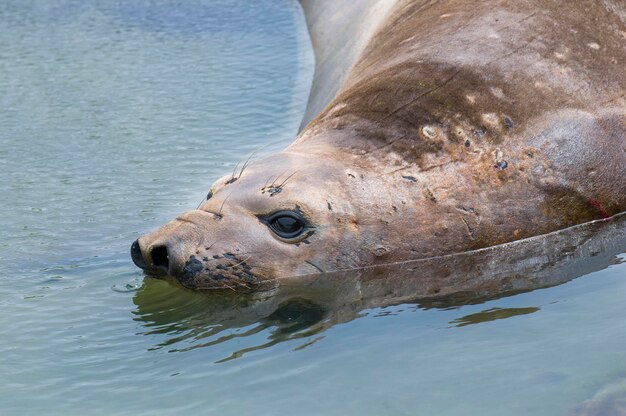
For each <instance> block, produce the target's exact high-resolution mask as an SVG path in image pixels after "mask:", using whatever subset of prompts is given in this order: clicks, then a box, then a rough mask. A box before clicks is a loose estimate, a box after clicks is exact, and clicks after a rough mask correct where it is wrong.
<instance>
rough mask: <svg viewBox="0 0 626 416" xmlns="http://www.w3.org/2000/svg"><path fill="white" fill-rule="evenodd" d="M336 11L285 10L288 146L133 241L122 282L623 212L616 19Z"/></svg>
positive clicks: (579, 6) (464, 6)
mask: <svg viewBox="0 0 626 416" xmlns="http://www.w3.org/2000/svg"><path fill="white" fill-rule="evenodd" d="M330 3H333V4H332V5H331V4H330ZM342 3H345V2H342V1H339V2H327V4H324V3H323V2H309V1H303V6H304V10H305V12H306V13H307V21H308V24H309V29H310V32H311V37H312V40H313V44H314V47H315V50H316V59H317V64H316V76H315V81H314V85H313V90H312V96H311V99H310V102H309V109H308V110H307V113H306V115H305V122H306V125H305V127H304V128H303V129H302V130H301V132H300V134H299V136H298V138H297V139H296V140H295V142H294V143H292V144H291V145H290V146H289V147H288V148H287V149H285V150H284V151H282V152H280V153H278V154H276V155H273V156H270V157H268V158H266V159H264V160H261V161H258V162H255V163H251V164H249V165H246V167H245V168H244V169H242V170H241V171H240V172H236V173H235V174H233V175H231V176H228V177H225V178H222V179H220V180H218V181H217V182H216V184H215V185H214V187H213V188H212V191H211V192H210V194H209V195H210V198H208V199H207V201H206V202H205V203H204V204H203V205H201V206H200V207H199V209H197V210H193V211H190V212H188V213H185V214H183V215H181V216H180V217H179V218H177V219H176V220H174V221H173V222H171V223H169V224H167V225H165V226H164V227H163V228H161V229H160V230H157V231H155V232H153V233H151V234H149V235H147V236H144V237H141V238H140V239H139V240H138V241H137V242H135V243H134V244H133V249H132V253H133V259H134V260H135V262H136V263H137V264H138V265H139V266H140V267H143V268H145V269H147V270H149V271H157V270H162V271H164V272H166V273H168V274H170V275H172V276H174V277H176V278H177V279H178V281H180V282H181V283H182V284H183V285H185V286H187V287H193V288H213V287H239V286H243V287H251V286H253V285H255V284H256V283H258V282H260V281H265V280H276V279H281V278H284V277H292V276H298V275H305V274H312V273H320V272H330V271H337V270H345V269H353V268H360V267H367V266H371V265H376V264H382V263H390V262H397V261H405V260H415V259H423V258H428V257H434V256H439V255H445V254H450V253H458V252H464V251H468V250H473V249H479V248H483V247H488V246H493V245H497V244H501V243H506V242H510V241H514V240H518V239H523V238H527V237H531V236H537V235H540V234H545V233H548V232H551V231H555V230H559V229H562V228H566V227H569V226H572V225H575V224H579V223H583V222H587V221H590V220H594V219H599V218H608V217H611V216H613V215H615V214H617V213H619V212H622V211H624V210H626V181H625V178H626V71H624V68H626V4H624V3H623V2H620V1H615V0H604V1H592V0H588V1H587V0H582V1H577V2H566V1H563V0H524V1H519V0H487V1H478V0H476V1H467V0H448V1H425V0H424V1H415V0H413V1H410V0H398V1H395V2H392V1H384V2H383V1H379V2H376V1H373V0H371V1H367V2H362V3H360V5H361V6H360V7H357V6H354V5H353V6H350V7H348V6H346V7H347V9H345V10H347V11H343V12H342V10H344V9H342V8H341V6H342ZM355 16H356V17H355ZM348 21H349V22H352V24H351V25H345V24H344V23H345V22H348ZM346 28H347V29H346ZM342 29H345V30H342ZM333 34H335V35H336V44H333V43H332V41H333ZM351 35H354V36H357V38H355V39H353V42H352V43H350V42H349V41H350V40H351V39H350V36H351ZM313 114H316V115H315V116H313Z"/></svg>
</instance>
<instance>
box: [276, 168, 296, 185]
mask: <svg viewBox="0 0 626 416" xmlns="http://www.w3.org/2000/svg"><path fill="white" fill-rule="evenodd" d="M296 173H298V171H295V172H294V173H292V174H291V175H289V176H287V178H286V179H285V180H284V181H282V182H281V183H280V185H278V186H277V188H282V187H283V185H285V184H286V183H287V181H288V180H289V179H291V178H293V175H295V174H296Z"/></svg>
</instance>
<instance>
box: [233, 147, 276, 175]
mask: <svg viewBox="0 0 626 416" xmlns="http://www.w3.org/2000/svg"><path fill="white" fill-rule="evenodd" d="M268 145H269V143H268V144H264V145H263V146H259V147H257V148H256V149H255V150H254V151H253V152H252V153H250V156H248V158H247V159H246V161H245V163H244V164H243V166H242V167H241V170H240V171H239V176H237V179H239V178H241V175H243V172H244V171H245V170H246V168H247V167H248V166H250V160H251V159H252V158H253V157H254V155H255V154H257V153H258V152H260V151H261V150H263V149H264V148H266V147H267V146H268Z"/></svg>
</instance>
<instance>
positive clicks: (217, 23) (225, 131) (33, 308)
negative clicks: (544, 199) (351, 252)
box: [0, 0, 626, 416]
mask: <svg viewBox="0 0 626 416" xmlns="http://www.w3.org/2000/svg"><path fill="white" fill-rule="evenodd" d="M0 23H1V25H0V28H1V30H0V100H1V101H0V103H1V107H0V167H1V170H0V179H1V180H0V194H1V195H2V200H3V202H2V203H1V204H0V232H1V236H2V238H1V239H0V263H1V264H2V266H3V267H2V272H1V274H0V276H1V277H2V285H0V308H1V309H0V311H1V313H0V340H1V342H0V376H1V379H2V382H1V383H0V413H1V414H3V415H21V414H49V415H55V414H59V415H74V414H76V415H78V414H92V415H99V414H102V415H115V414H120V415H122V414H124V415H126V414H133V415H161V414H174V413H177V412H178V413H180V412H183V413H184V414H188V413H195V414H219V415H242V414H256V415H275V414H295V415H319V414H325V415H346V414H364V415H381V414H386V415H415V414H425V415H445V416H448V415H450V416H452V415H459V416H461V415H463V416H466V415H486V416H488V415H494V416H495V415H502V414H506V415H529V414H532V415H566V414H568V412H569V411H570V410H571V409H573V408H574V407H575V406H576V405H577V404H579V403H581V402H583V401H584V400H587V399H589V398H591V397H593V396H594V395H596V394H597V393H598V392H599V391H601V390H603V389H604V388H605V387H606V386H608V385H618V386H619V385H620V384H619V383H620V380H623V379H624V378H625V377H626V348H625V346H626V330H625V328H626V326H625V325H624V320H625V318H626V302H624V296H623V294H624V293H626V279H624V277H626V276H625V275H626V264H624V262H623V260H624V259H625V258H626V257H625V256H624V255H620V256H618V257H617V258H615V259H614V260H613V261H611V262H609V263H610V264H611V265H610V266H609V267H608V268H605V269H603V270H599V271H595V272H592V273H589V274H587V275H585V276H583V277H580V278H578V279H575V280H573V281H571V282H569V283H565V284H563V285H560V286H557V287H553V288H549V289H542V290H537V291H533V292H530V293H525V294H518V295H515V296H509V297H504V298H499V299H494V300H488V301H485V302H482V303H477V304H469V305H461V306H458V305H456V306H448V307H437V308H436V307H432V305H424V304H420V303H417V302H408V303H407V302H405V303H401V304H399V305H390V306H383V307H366V308H364V309H360V308H359V307H355V308H353V310H350V311H349V310H348V308H344V309H338V311H340V312H341V313H339V312H338V311H335V312H336V313H335V314H334V315H332V319H331V316H330V315H329V314H328V310H326V309H324V308H323V307H319V305H316V304H314V303H307V302H308V301H307V299H293V300H291V301H289V302H286V303H281V304H279V305H275V304H273V303H272V302H271V300H270V301H263V300H262V299H261V300H259V299H247V298H237V297H233V296H228V295H225V296H216V295H214V296H205V295H202V294H196V293H191V292H188V291H184V290H182V289H180V288H176V287H173V286H171V285H169V284H167V283H166V282H162V281H157V280H152V279H144V278H143V276H142V274H141V273H140V272H139V271H138V270H136V269H135V267H134V266H133V265H132V263H131V261H130V259H129V256H128V247H129V245H130V242H132V241H133V240H134V239H135V238H136V237H137V236H138V235H139V234H141V233H144V232H146V231H148V230H150V229H151V228H154V227H156V226H158V225H159V224H162V223H164V222H165V221H167V220H169V219H170V218H172V217H173V216H174V215H175V214H176V213H179V212H181V211H185V210H188V209H189V208H192V207H195V206H196V205H197V203H198V202H199V201H200V200H201V199H202V197H203V196H204V195H206V191H207V189H208V187H209V185H210V184H211V183H212V182H213V181H214V180H215V179H217V178H218V177H220V176H222V175H224V174H226V173H228V172H230V171H231V170H232V169H233V167H234V165H235V164H236V163H237V161H238V160H240V159H241V158H243V157H246V156H247V155H248V154H250V153H251V152H252V151H253V150H255V149H257V148H258V147H259V146H262V145H267V147H266V148H264V150H263V151H262V152H266V153H267V152H270V151H273V150H276V149H280V148H281V147H284V146H285V145H286V144H288V143H289V142H290V141H291V140H292V139H293V137H294V136H295V134H296V133H297V128H298V125H299V123H300V118H301V115H302V114H303V111H304V106H305V104H306V99H307V92H308V88H309V86H310V82H311V79H312V68H313V55H312V53H311V51H310V49H309V44H308V38H307V35H306V31H305V27H304V19H303V17H302V15H301V11H300V9H299V7H298V5H297V3H296V2H295V1H288V0H260V1H255V2H253V3H251V2H249V1H245V0H220V1H217V0H214V1H200V0H194V1H184V2H183V1H173V0H172V1H157V0H154V1H151V0H138V1H133V2H117V1H104V0H102V1H98V0H89V1H71V0H45V1H24V0H5V1H3V2H2V3H1V4H0ZM266 305H267V307H266ZM616 383H617V384H616ZM625 394H626V393H625Z"/></svg>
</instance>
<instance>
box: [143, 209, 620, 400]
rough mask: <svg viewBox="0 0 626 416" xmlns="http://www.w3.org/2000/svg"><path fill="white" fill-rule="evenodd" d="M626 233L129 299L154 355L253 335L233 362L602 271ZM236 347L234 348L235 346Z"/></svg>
mask: <svg viewBox="0 0 626 416" xmlns="http://www.w3.org/2000/svg"><path fill="white" fill-rule="evenodd" d="M625 225H626V214H621V215H619V216H617V217H616V218H615V219H614V220H613V221H594V222H591V223H586V224H582V225H578V226H575V227H571V228H568V229H565V230H561V231H558V232H556V233H550V234H548V235H546V236H541V237H537V238H529V239H525V240H520V241H515V242H512V243H508V244H503V245H500V246H497V247H491V248H487V249H482V250H478V251H474V252H468V253H459V254H453V255H449V256H443V257H439V258H437V259H425V260H418V261H414V262H405V263H396V264H393V265H382V266H376V267H370V268H367V269H360V270H352V271H347V272H339V273H327V274H322V275H315V276H301V277H296V278H287V279H283V280H282V281H281V283H282V284H281V285H278V286H275V287H271V288H270V289H269V290H267V291H264V290H257V291H250V292H247V293H240V292H231V291H212V292H208V293H206V292H205V293H202V296H200V295H199V294H198V293H194V292H191V291H186V290H177V288H175V287H172V286H170V285H168V284H165V282H161V281H158V280H156V279H146V280H144V283H143V286H142V288H141V289H140V290H139V291H138V292H137V293H136V294H135V297H134V299H133V300H134V302H135V304H136V305H137V309H136V311H135V312H134V313H135V314H136V315H137V317H138V320H139V321H140V322H143V323H144V325H145V330H146V332H148V333H151V332H153V331H157V332H158V333H159V334H168V336H167V339H165V340H163V342H162V344H159V345H157V346H155V347H156V348H159V347H163V348H170V350H169V351H181V350H186V349H193V348H202V347H209V346H212V345H215V344H218V343H222V342H225V341H228V340H230V339H232V338H239V337H242V338H245V337H248V336H250V335H254V336H253V337H251V338H252V339H249V341H252V343H251V344H248V345H247V346H246V347H245V348H244V349H241V350H238V351H234V352H232V351H231V352H232V355H230V356H229V357H221V358H224V359H231V358H237V357H240V356H241V355H243V354H245V353H246V352H247V351H253V350H257V349H262V348H266V347H269V346H272V345H274V344H276V343H280V342H284V341H290V340H297V339H301V340H302V342H303V343H304V344H301V345H300V347H304V346H306V345H309V344H310V343H311V342H315V340H317V339H319V336H323V333H324V331H326V329H328V328H330V327H332V326H334V325H336V324H340V323H344V322H348V321H351V320H353V319H357V318H359V317H362V316H366V315H367V311H368V310H372V309H375V308H384V307H388V306H392V305H399V304H416V305H418V306H419V307H421V308H433V307H436V308H446V309H449V308H450V307H453V306H458V305H463V304H476V303H482V302H484V301H487V300H491V299H495V298H498V297H501V296H506V295H512V294H514V293H519V292H522V291H529V290H533V289H537V288H541V287H548V286H553V285H557V284H561V283H564V282H567V281H569V280H571V279H575V278H576V277H578V276H581V275H587V274H589V273H592V272H595V271H598V270H602V269H604V268H606V267H609V266H611V265H614V264H615V263H617V262H619V261H620V258H619V257H618V255H619V254H620V253H623V251H624V248H625V247H626V227H625ZM524 306H526V307H522V308H505V309H494V308H490V309H487V310H483V311H482V312H480V313H474V314H471V315H466V316H461V317H458V318H457V319H455V320H453V321H451V322H450V325H454V326H466V325H474V324H480V323H482V322H487V321H492V320H496V319H505V318H508V317H512V316H518V315H523V314H529V313H535V312H537V311H538V310H539V309H540V305H533V304H530V305H524ZM265 329H268V330H269V332H268V333H267V338H264V337H263V336H260V333H261V331H263V330H265ZM313 335H315V338H314V339H310V337H311V336H313ZM259 336H260V339H261V342H260V343H258V344H257V341H258V340H259V338H257V337H259ZM244 344H246V343H245V342H244ZM300 347H299V348H300ZM236 348H241V344H240V343H236ZM603 397H604V396H603ZM595 399H596V400H598V399H600V397H599V396H597V397H595ZM602 403H603V404H606V400H604V399H602ZM594 406H595V405H594Z"/></svg>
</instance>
